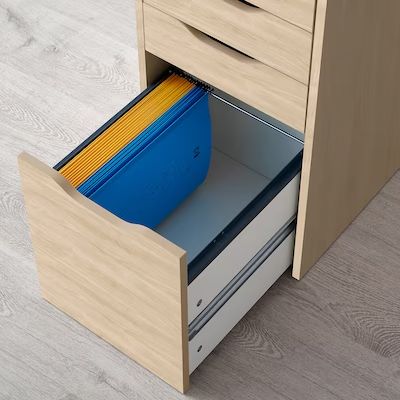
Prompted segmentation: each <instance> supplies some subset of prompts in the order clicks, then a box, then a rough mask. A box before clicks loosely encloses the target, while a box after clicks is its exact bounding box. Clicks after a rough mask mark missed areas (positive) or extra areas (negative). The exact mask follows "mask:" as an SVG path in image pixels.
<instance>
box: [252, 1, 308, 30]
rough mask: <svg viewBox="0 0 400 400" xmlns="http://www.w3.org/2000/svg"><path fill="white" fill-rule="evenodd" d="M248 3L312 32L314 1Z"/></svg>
mask: <svg viewBox="0 0 400 400" xmlns="http://www.w3.org/2000/svg"><path fill="white" fill-rule="evenodd" d="M249 3H250V4H253V5H255V6H258V7H261V8H262V9H264V10H267V11H269V12H271V13H272V14H275V15H277V16H278V17H280V18H282V19H284V20H286V21H289V22H291V23H292V24H295V25H297V26H300V27H302V28H304V29H307V30H308V31H309V32H312V31H313V23H314V12H315V4H316V0H250V1H249Z"/></svg>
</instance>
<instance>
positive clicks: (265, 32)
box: [146, 0, 312, 84]
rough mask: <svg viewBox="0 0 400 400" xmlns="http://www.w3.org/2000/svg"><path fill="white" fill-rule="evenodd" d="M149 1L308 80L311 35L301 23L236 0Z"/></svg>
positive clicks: (301, 78)
mask: <svg viewBox="0 0 400 400" xmlns="http://www.w3.org/2000/svg"><path fill="white" fill-rule="evenodd" d="M146 3H148V4H150V5H152V6H154V7H156V8H158V9H159V10H161V11H163V12H165V13H168V14H169V15H171V16H173V17H175V18H178V19H179V20H181V21H183V22H185V23H187V24H189V25H191V26H193V27H194V28H196V29H198V30H200V31H202V32H204V33H206V34H208V35H211V36H212V37H214V38H216V39H218V40H221V41H222V42H224V43H226V44H228V45H229V46H232V47H234V48H235V49H238V50H240V51H242V52H243V53H245V54H247V55H249V56H251V57H254V58H255V59H257V60H259V61H261V62H263V63H265V64H267V65H269V66H271V67H273V68H276V69H277V70H278V71H281V72H283V73H285V74H287V75H289V76H291V77H292V78H294V79H297V80H299V81H300V82H303V83H305V84H307V83H308V78H309V69H310V58H311V40H312V35H311V33H310V32H307V31H306V30H304V29H302V28H299V27H298V26H295V25H293V24H291V23H289V22H287V21H284V20H282V19H281V18H279V17H277V16H275V15H273V14H271V13H269V12H267V11H265V10H263V9H261V8H258V7H253V6H251V5H248V4H244V3H242V2H239V1H237V0H226V1H222V0H193V1H186V0H146Z"/></svg>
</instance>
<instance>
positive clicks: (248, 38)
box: [19, 0, 400, 392]
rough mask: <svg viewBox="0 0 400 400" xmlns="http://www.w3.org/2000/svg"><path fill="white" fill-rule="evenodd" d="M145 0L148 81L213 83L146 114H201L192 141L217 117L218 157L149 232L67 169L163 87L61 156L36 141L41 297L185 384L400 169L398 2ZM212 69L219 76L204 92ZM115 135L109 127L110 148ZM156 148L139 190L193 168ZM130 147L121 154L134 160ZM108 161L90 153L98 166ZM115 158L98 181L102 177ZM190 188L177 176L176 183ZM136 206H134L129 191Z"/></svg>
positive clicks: (30, 195) (23, 165)
mask: <svg viewBox="0 0 400 400" xmlns="http://www.w3.org/2000/svg"><path fill="white" fill-rule="evenodd" d="M137 5H138V13H137V20H138V23H137V27H138V50H139V67H140V75H141V76H140V78H141V84H142V87H143V89H145V88H146V87H147V86H148V85H153V84H154V83H155V82H156V81H157V80H158V79H159V78H160V77H161V76H162V74H163V73H165V71H166V69H168V68H169V67H171V66H172V67H173V68H175V67H178V68H180V69H181V70H184V71H186V72H187V73H189V74H191V75H193V76H196V77H197V78H198V79H201V80H202V81H203V84H202V85H200V84H199V82H198V81H197V80H196V84H194V86H195V88H194V89H193V88H192V83H193V82H191V83H190V84H188V83H187V82H185V83H184V85H185V89H184V90H183V89H182V87H179V88H178V89H177V88H176V87H175V89H176V90H175V89H174V91H169V92H168V95H167V96H166V97H165V98H164V99H163V100H161V101H160V102H158V99H157V101H156V102H155V103H154V102H153V103H152V104H151V106H149V104H147V106H146V107H144V108H143V109H142V111H143V110H145V112H144V114H145V116H147V117H148V118H147V119H146V120H152V118H150V117H149V115H150V114H151V115H153V114H154V115H155V114H157V113H159V112H161V111H162V110H164V108H162V107H161V105H162V106H163V107H164V106H165V107H166V110H168V112H170V114H168V118H170V119H168V118H167V117H166V118H164V119H163V122H162V123H161V122H160V121H159V120H157V121H156V122H157V123H155V125H157V126H158V127H159V126H163V125H162V124H163V123H165V122H166V121H167V120H168V121H169V122H171V121H172V122H171V124H173V123H175V122H176V121H177V119H176V120H174V118H172V117H173V116H176V115H178V116H179V118H180V117H182V120H180V123H182V121H183V120H185V121H186V122H187V121H188V120H190V118H192V117H193V116H194V115H195V116H197V118H195V121H193V120H190V122H192V124H191V125H190V128H188V125H186V128H185V129H183V128H182V129H181V128H180V134H181V135H180V136H179V141H180V140H182V142H185V146H186V144H187V143H188V142H190V138H191V136H190V135H196V140H198V139H199V138H200V139H204V138H205V136H204V135H203V134H204V132H205V129H204V127H206V130H207V135H208V136H207V138H206V140H205V141H204V143H207V152H206V154H207V157H208V156H209V155H210V154H211V152H209V151H208V150H210V149H211V136H212V154H211V156H212V157H211V156H210V158H207V160H206V161H207V163H206V167H207V168H206V169H205V170H204V175H202V176H201V177H202V179H201V180H200V181H201V182H203V179H205V181H204V182H203V183H202V184H201V185H200V186H198V185H199V184H200V182H197V181H196V182H195V183H196V184H194V182H192V180H191V179H186V182H187V181H189V183H190V182H191V183H192V185H191V190H189V191H183V192H184V194H185V196H183V197H182V198H185V201H183V202H182V203H180V202H178V203H177V204H178V205H177V206H175V205H174V206H172V207H171V209H168V212H167V213H164V214H163V215H162V219H161V222H160V220H158V219H157V224H154V225H151V226H152V228H150V227H149V226H150V224H144V223H143V224H140V223H139V222H138V221H136V223H135V221H133V223H131V222H127V221H128V219H127V218H125V219H123V218H122V216H121V215H120V214H119V213H118V212H117V211H118V210H114V211H115V212H114V213H112V212H110V211H108V210H109V209H110V208H107V207H105V208H103V207H101V206H100V205H99V204H97V203H96V202H95V201H92V200H91V199H90V198H89V196H86V195H83V194H82V192H81V191H80V190H81V189H80V188H78V190H77V189H76V187H77V186H75V184H70V183H69V182H70V181H69V180H67V179H65V178H64V176H65V175H62V174H63V171H61V170H60V168H61V167H62V166H63V165H64V164H65V163H67V162H68V159H69V158H70V157H72V158H74V157H75V156H77V157H79V156H80V155H82V154H83V153H84V152H85V149H87V148H88V147H89V146H90V145H91V144H92V143H93V141H94V140H95V138H96V137H97V135H102V134H103V133H104V132H105V130H106V129H108V127H112V126H114V128H115V130H114V131H113V132H114V133H116V132H117V131H118V129H119V125H118V124H119V123H120V122H121V120H122V119H123V118H124V116H125V113H128V112H129V110H130V109H131V108H132V107H134V105H135V104H136V103H137V102H138V101H140V98H143V96H146V95H147V93H149V91H151V90H152V87H153V86H150V88H148V89H147V90H145V92H144V93H143V94H142V95H141V96H139V98H138V99H137V100H134V101H133V102H132V103H130V104H129V105H128V106H127V107H125V108H124V109H123V110H122V111H121V112H120V113H118V114H117V115H116V117H115V118H113V119H112V120H110V121H109V122H108V123H106V124H105V125H104V126H103V127H102V128H100V129H99V130H98V131H97V132H96V133H95V134H94V135H92V136H91V137H90V138H88V140H86V141H85V142H83V143H82V144H81V145H80V146H78V148H77V149H76V150H75V151H74V152H73V153H72V154H71V155H70V156H69V157H67V158H66V159H65V160H63V161H62V162H61V164H59V165H57V166H56V167H55V168H50V167H48V166H46V165H44V164H43V163H41V162H40V161H38V160H36V159H35V158H33V157H31V156H29V155H27V154H25V153H23V154H22V155H20V157H19V166H20V172H21V178H22V184H23V191H24V198H25V203H26V207H27V212H28V219H29V224H30V228H31V237H32V242H33V247H34V251H35V258H36V262H37V267H38V273H39V280H40V285H41V292H42V296H43V297H44V298H45V299H46V300H48V301H49V302H50V303H51V304H53V305H55V306H57V307H58V308H60V309H61V310H63V311H64V312H65V313H67V314H68V315H70V316H71V317H73V318H74V319H76V320H77V321H79V322H80V323H82V324H83V325H84V326H86V327H87V328H89V329H90V330H92V331H93V332H95V333H96V334H97V335H99V336H100V337H101V338H103V339H105V340H106V341H108V342H109V343H111V344H112V345H113V346H115V347H116V348H117V349H119V350H121V351H122V352H123V353H125V354H126V355H128V356H129V357H131V358H133V359H134V360H136V361H137V362H138V363H140V364H141V365H143V366H144V367H146V368H147V369H149V370H150V371H152V372H153V373H154V374H156V375H157V376H158V377H160V378H162V379H163V380H164V381H166V382H167V383H169V384H170V385H172V386H173V387H174V388H176V389H177V390H179V391H181V392H184V391H186V390H187V388H188V385H189V375H190V373H191V372H193V371H194V370H195V369H196V368H197V366H198V365H199V364H200V363H201V362H202V361H203V360H204V358H205V357H206V356H207V355H208V354H209V353H210V352H211V351H212V350H213V349H214V347H215V346H216V345H217V343H218V342H219V341H220V340H222V338H223V337H224V336H225V335H226V334H227V333H228V332H229V330H230V329H231V328H232V327H233V326H234V325H235V324H236V323H237V322H238V321H239V319H240V318H242V317H243V315H244V314H245V313H246V312H247V311H248V310H249V309H250V307H251V306H252V305H253V304H254V303H255V302H256V301H257V299H259V298H260V296H262V295H263V293H265V291H267V290H268V288H269V287H270V286H271V285H272V284H273V283H274V282H275V281H276V280H277V279H278V277H279V276H280V274H282V272H283V271H284V270H285V269H286V268H287V267H288V266H289V265H290V264H292V263H293V269H292V274H293V276H294V277H295V278H297V279H300V278H302V277H303V276H304V274H306V272H307V271H308V270H309V269H310V268H311V267H312V265H313V264H314V263H315V262H316V261H317V260H318V259H319V257H320V256H321V255H322V254H323V253H324V252H325V251H326V249H327V248H328V247H329V246H330V245H331V244H332V243H333V242H334V241H335V239H336V238H337V237H338V235H339V234H340V233H341V232H342V231H343V230H344V229H345V228H346V226H348V225H349V223H350V222H351V221H352V220H353V218H354V217H355V216H356V215H357V214H358V213H359V212H360V211H361V210H362V209H363V207H364V206H365V205H366V204H367V203H368V202H369V201H370V199H371V198H372V197H373V196H374V195H375V194H376V193H377V191H378V190H379V189H380V188H381V187H382V185H383V184H384V183H385V182H387V180H388V179H389V178H390V176H392V174H393V173H394V172H396V171H397V170H398V168H399V152H398V149H399V135H398V134H397V131H398V118H396V116H397V115H398V108H399V107H400V96H399V93H400V90H399V88H398V87H397V86H398V85H396V82H398V70H399V68H400V57H399V53H398V51H397V46H398V44H397V43H396V41H395V40H393V37H394V36H395V35H394V32H395V31H396V29H397V28H396V27H397V26H398V15H399V12H400V5H399V2H398V1H394V0H392V1H388V2H387V3H385V7H382V6H380V4H379V2H378V1H375V2H363V1H361V0H360V1H349V0H318V1H315V0H247V1H244V0H238V1H234V0H224V1H222V0H215V1H211V0H204V1H200V0H190V1H181V0H177V1H175V2H174V1H171V0H165V1H159V0H138V1H137ZM314 16H315V23H314ZM380 21H385V24H379V22H380ZM378 25H379V26H378ZM396 32H397V31H396ZM310 34H311V35H312V55H311V68H310V80H309V82H308V79H307V71H308V69H309V67H308V64H307V60H308V57H309V56H310ZM180 78H181V77H180ZM174 79H175V77H174ZM178 80H179V78H178ZM204 82H205V83H207V84H208V85H211V86H212V88H211V89H212V90H211V91H210V93H209V92H205V91H204ZM199 86H201V89H200V88H199ZM188 87H190V90H189V89H188ZM217 88H218V89H219V90H221V91H223V92H224V93H222V92H219V91H218V90H217ZM186 89H188V92H186ZM192 89H193V92H192ZM172 92H173V93H172ZM189 92H190V93H189ZM182 93H184V94H185V96H186V95H187V96H188V98H190V101H193V102H194V103H192V102H188V103H187V104H183V105H182V104H181V103H180V104H179V106H177V108H174V109H173V110H172V111H171V110H170V109H169V105H170V104H171V103H173V101H172V100H171V99H172V98H174V99H175V100H176V95H177V94H179V95H180V94H182ZM198 95H199V96H200V97H197V96H198ZM177 97H179V96H177ZM152 98H153V100H154V98H155V97H152ZM199 99H201V101H200V100H199ZM175 100H174V101H175ZM186 100H187V98H186ZM179 102H180V100H179ZM244 103H246V104H244ZM192 106H193V107H192ZM179 107H181V108H179ZM185 107H187V108H185ZM161 109H162V110H161ZM178 109H179V111H177V110H178ZM160 110H161V111H160ZM199 110H201V111H199ZM181 111H182V113H181V114H179V113H180V112H181ZM175 112H177V114H173V113H175ZM162 113H165V114H166V113H167V111H165V110H164V111H162ZM183 114H185V115H184V116H182V115H183ZM189 114H190V116H191V117H190V118H189ZM160 115H161V114H159V115H158V117H157V118H161V117H160ZM162 115H163V116H164V114H162ZM210 116H211V119H210V118H209V117H210ZM306 116H307V121H305V120H306ZM135 121H136V120H135ZM210 121H211V122H210ZM152 123H153V122H152ZM180 123H178V124H177V125H178V127H182V126H183V124H180ZM114 124H116V125H114ZM117 126H118V129H117ZM132 126H135V124H133V125H129V128H132ZM210 127H212V135H211V128H210ZM152 128H153V126H152V127H151V129H150V130H149V131H146V136H142V137H141V139H140V143H137V142H136V143H134V146H133V148H134V151H137V152H139V151H141V150H143V148H144V147H143V146H145V145H146V146H147V145H149V147H150V148H153V149H154V148H155V147H157V146H156V145H155V144H154V141H155V140H154V141H153V142H151V143H150V142H149V141H148V139H151V140H152V139H154V137H156V136H152V135H153V134H155V132H156V131H157V129H158V128H154V131H153V130H152ZM168 128H169V127H168ZM143 129H144V128H143ZM146 129H147V128H146ZM137 130H138V132H141V131H142V128H141V129H139V128H137ZM178 130H179V129H178ZM187 132H188V134H187V135H186V133H187ZM377 132H379V133H380V134H379V135H378V134H377ZM156 133H159V132H158V131H157V132H156ZM147 135H148V136H147ZM117 136H118V135H117ZM157 138H159V136H157ZM174 138H175V139H176V137H175V136H174ZM302 138H304V140H305V143H304V162H303V164H302V165H301V159H302V158H303V155H302V153H303V142H302ZM120 139H121V137H119V136H118V137H117V139H115V137H114V136H112V135H111V136H108V137H107V140H108V141H109V142H110V143H113V142H116V143H114V144H116V145H120V144H121V142H120V141H119V140H120ZM125 139H126V138H125ZM125 139H123V140H122V139H121V140H122V142H124V140H125ZM209 139H210V140H209ZM107 143H108V142H107ZM170 143H171V142H170ZM174 143H175V144H176V143H177V142H176V141H175V142H174ZM202 143H203V142H202ZM103 144H104V143H103ZM108 144H109V143H108ZM179 144H181V142H179ZM189 144H190V146H192V143H189ZM170 148H174V145H173V146H171V147H170ZM185 148H186V150H190V151H186V153H185V159H186V158H187V159H190V161H191V162H192V164H191V165H194V164H195V163H196V162H197V161H198V160H199V159H201V160H202V161H204V158H202V157H203V156H201V155H200V157H199V158H197V161H193V160H195V159H196V157H198V156H199V154H202V155H204V154H205V153H204V152H203V151H199V149H198V148H197V147H194V148H193V147H185ZM158 149H159V150H160V147H158ZM124 150H125V149H124ZM159 150H158V152H157V153H156V154H157V156H156V157H155V158H154V157H153V159H152V160H153V161H152V162H151V163H149V164H148V165H150V166H149V167H146V168H148V169H144V170H140V173H139V174H137V175H138V176H140V179H141V180H142V181H145V183H146V180H145V179H144V180H143V179H142V177H145V178H146V177H147V174H148V173H149V175H151V176H152V177H153V178H155V180H156V184H154V183H153V184H150V185H147V186H146V185H145V190H144V191H143V192H145V194H146V196H147V195H149V198H150V200H152V201H153V200H154V196H153V194H154V193H156V192H158V193H160V190H159V189H160V188H162V189H163V190H166V189H170V188H171V182H172V183H173V181H172V180H171V177H174V176H177V175H184V177H186V178H187V177H188V176H193V175H191V173H192V172H193V171H192V169H191V168H186V169H182V168H180V166H181V163H180V161H181V159H182V157H179V156H180V155H181V154H182V152H179V156H178V157H175V156H174V157H175V159H174V160H172V161H173V162H171V164H169V163H165V165H166V168H164V172H162V173H161V172H160V169H158V163H157V161H158V160H164V159H165V158H168V154H167V153H168V152H165V151H164V152H160V151H159ZM135 154H137V153H135ZM92 155H93V154H92ZM125 155H126V154H125V153H124V155H121V160H123V161H127V160H126V159H125V158H124V157H125ZM130 155H131V154H130ZM153 155H154V152H153ZM103 156H105V154H104V153H101V152H100V153H99V154H96V156H94V157H93V158H91V159H90V162H93V163H96V162H99V163H100V164H101V162H100V161H102V160H103V159H104V157H103ZM154 159H155V160H156V161H155V162H154ZM171 159H172V157H169V158H168V160H169V161H171ZM209 159H211V160H212V161H211V166H210V168H208V167H209V163H208V161H209ZM121 160H119V161H121ZM103 161H104V160H103ZM130 161H131V160H128V163H130ZM175 161H176V162H175ZM118 165H119V164H118ZM197 165H199V164H197ZM114 166H115V165H114V164H112V165H111V164H110V165H107V166H106V170H107V171H111V170H113V168H114ZM142 166H143V165H142ZM86 167H87V169H86ZM91 167H93V165H92V166H89V167H88V166H85V168H84V169H82V170H81V169H78V175H79V176H78V175H77V177H76V178H77V179H78V178H79V180H80V179H83V181H85V182H84V183H85V184H86V183H87V181H86V177H84V176H83V175H85V174H90V173H91V172H93V171H92V169H91ZM131 167H133V168H134V172H137V171H138V170H139V169H138V166H137V164H132V166H131ZM108 168H109V169H108ZM300 168H301V176H302V178H301V187H300V190H299V181H300V179H299V177H300ZM95 170H96V169H95ZM107 171H105V170H104V171H103V170H102V171H101V174H100V175H96V179H99V180H95V181H93V182H91V183H90V185H92V184H93V186H88V189H90V190H92V189H93V188H97V186H96V185H97V184H102V179H103V178H104V176H105V175H106V174H107V173H108V172H107ZM177 171H178V172H180V174H177ZM207 171H208V173H207ZM97 172H98V171H97V170H96V173H97ZM103 173H104V174H105V175H102V174H103ZM129 177H131V175H129ZM180 177H181V176H180ZM140 179H139V180H140ZM126 182H128V183H127V186H129V187H131V188H132V187H134V188H135V190H137V189H136V186H134V185H132V184H129V183H130V181H129V179H128V180H126ZM183 186H184V185H182V184H181V180H178V184H176V182H175V186H173V189H174V190H172V192H173V193H175V190H176V192H181V191H180V189H181V188H182V187H183ZM189 186H190V185H189ZM192 186H193V187H192ZM195 188H197V189H196V190H194V189H195ZM350 188H351V191H350ZM105 192H106V194H107V195H110V193H109V192H107V191H106V190H105ZM115 193H116V194H115V197H116V198H119V197H118V191H117V192H115ZM162 193H163V194H164V192H162ZM168 193H169V194H170V193H171V190H169V192H168ZM188 193H191V195H190V196H188ZM152 196H153V197H152ZM108 197H111V198H112V197H113V196H108ZM298 197H299V199H298ZM182 198H179V201H182ZM152 201H150V202H149V203H151V204H153V203H152ZM157 202H158V204H159V205H160V207H158V208H157V207H150V209H151V210H155V209H156V208H157V212H155V211H154V212H153V213H152V215H151V217H152V218H153V217H154V214H157V213H158V212H159V211H160V209H161V208H163V207H162V206H164V205H165V204H164V203H168V202H167V201H166V197H165V196H164V197H162V198H157ZM127 204H128V208H129V210H131V208H130V207H131V205H135V204H136V203H135V202H132V201H128V202H127ZM144 204H145V206H146V207H148V203H147V202H144ZM125 206H126V204H125ZM132 208H133V206H132ZM124 211H126V210H124ZM117 215H120V217H117ZM295 224H296V225H297V227H296V239H295V246H294V254H293V240H294V235H295V233H294V225H295ZM217 379H218V378H217Z"/></svg>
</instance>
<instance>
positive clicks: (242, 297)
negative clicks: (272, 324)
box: [189, 232, 294, 373]
mask: <svg viewBox="0 0 400 400" xmlns="http://www.w3.org/2000/svg"><path fill="white" fill-rule="evenodd" d="M293 246H294V232H293V233H291V234H290V235H289V236H288V237H287V238H286V239H285V240H284V241H283V242H282V244H281V245H280V246H279V247H278V248H277V249H276V250H275V251H274V252H273V253H272V254H271V255H270V256H269V257H268V259H267V260H266V261H265V262H264V263H263V264H262V265H261V266H260V267H259V268H258V269H257V270H256V271H255V272H254V274H253V275H252V276H251V277H250V278H249V279H248V280H247V281H246V282H245V283H244V284H243V285H242V286H241V287H240V289H239V290H237V291H236V293H235V294H234V295H233V296H232V297H231V298H230V299H229V300H228V301H227V302H226V303H225V304H224V305H223V306H222V308H220V309H219V311H218V312H217V313H216V314H215V315H214V316H213V318H212V319H211V320H210V321H208V323H207V324H206V325H205V326H204V327H203V328H202V329H201V331H200V332H199V333H198V334H197V335H196V336H195V337H194V338H193V339H192V340H190V342H189V372H190V373H192V372H193V371H194V370H195V369H196V368H197V367H198V366H199V365H200V363H201V362H202V361H203V360H204V359H205V358H206V357H207V356H208V355H209V354H210V353H211V351H212V350H213V349H214V348H215V347H216V346H217V344H218V343H219V342H220V341H221V340H222V339H223V338H224V337H225V336H226V335H227V334H228V333H229V331H230V330H231V329H232V328H233V327H234V326H235V325H236V324H237V323H238V322H239V321H240V320H241V318H242V317H243V316H244V315H245V314H246V313H247V312H248V311H249V310H250V308H251V307H253V305H254V304H255V303H256V302H257V301H258V300H259V299H260V297H261V296H262V295H263V294H264V293H265V292H266V291H267V290H268V289H269V288H270V287H271V286H272V285H273V284H274V282H275V281H276V280H277V279H278V278H279V277H280V276H281V275H282V274H283V272H284V271H285V270H286V269H287V268H288V267H289V266H290V264H291V263H292V260H293Z"/></svg>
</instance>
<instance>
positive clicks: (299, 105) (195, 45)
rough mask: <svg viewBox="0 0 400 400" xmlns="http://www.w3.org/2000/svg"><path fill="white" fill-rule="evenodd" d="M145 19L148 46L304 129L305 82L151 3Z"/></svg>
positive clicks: (168, 60)
mask: <svg viewBox="0 0 400 400" xmlns="http://www.w3.org/2000/svg"><path fill="white" fill-rule="evenodd" d="M144 19H145V38H146V40H145V46H146V49H147V51H149V52H150V53H153V54H155V55H156V56H158V57H160V58H162V59H164V60H166V61H167V62H169V63H171V64H174V65H176V66H177V67H179V68H181V69H183V70H185V71H187V72H188V73H190V74H192V75H195V76H197V77H198V78H200V79H202V80H204V81H206V82H208V83H209V84H211V85H213V86H215V87H217V88H219V89H221V90H223V91H225V92H227V93H228V94H230V95H232V96H234V97H236V98H238V99H239V100H242V101H244V102H245V103H248V104H249V105H251V106H253V107H255V108H257V109H259V110H260V111H262V112H264V113H266V114H268V115H270V116H272V117H273V118H276V119H278V120H280V121H281V122H283V123H285V124H287V125H289V126H291V127H293V128H295V129H297V130H299V131H301V132H304V124H305V115H306V102H307V85H305V84H303V83H301V82H299V81H297V80H295V79H293V78H290V77H289V76H287V75H285V74H283V73H281V72H279V71H277V70H276V69H274V68H271V67H269V66H267V65H265V64H263V63H261V62H259V61H257V60H255V59H253V58H249V57H248V56H246V55H244V54H242V53H239V52H237V51H236V50H233V49H231V48H228V47H227V46H225V45H224V44H221V43H219V42H216V41H215V40H214V39H212V38H210V37H208V36H207V35H205V34H204V33H202V32H200V31H198V30H196V29H195V28H192V27H190V26H188V25H186V24H185V23H183V22H181V21H179V20H178V19H175V18H173V17H171V16H169V15H167V14H165V13H163V12H161V11H159V10H157V9H155V8H153V7H151V6H149V5H145V6H144Z"/></svg>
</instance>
